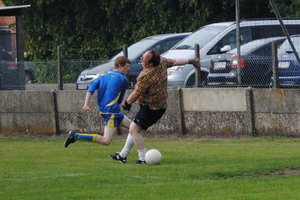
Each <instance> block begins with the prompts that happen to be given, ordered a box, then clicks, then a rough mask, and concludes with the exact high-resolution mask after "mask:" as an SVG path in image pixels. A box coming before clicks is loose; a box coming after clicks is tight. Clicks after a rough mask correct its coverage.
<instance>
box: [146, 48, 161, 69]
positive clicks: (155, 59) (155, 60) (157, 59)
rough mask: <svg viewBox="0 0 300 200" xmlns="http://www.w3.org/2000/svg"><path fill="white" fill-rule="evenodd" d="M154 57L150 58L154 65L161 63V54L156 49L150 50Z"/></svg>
mask: <svg viewBox="0 0 300 200" xmlns="http://www.w3.org/2000/svg"><path fill="white" fill-rule="evenodd" d="M149 52H150V54H151V55H152V57H151V58H150V60H149V63H153V67H157V66H158V65H159V64H160V54H159V53H158V52H157V51H155V50H154V49H152V50H150V51H149Z"/></svg>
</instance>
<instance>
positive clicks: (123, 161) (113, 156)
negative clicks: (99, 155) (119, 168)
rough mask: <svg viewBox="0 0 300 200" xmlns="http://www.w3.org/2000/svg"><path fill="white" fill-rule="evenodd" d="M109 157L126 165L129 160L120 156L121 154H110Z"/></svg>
mask: <svg viewBox="0 0 300 200" xmlns="http://www.w3.org/2000/svg"><path fill="white" fill-rule="evenodd" d="M108 157H110V158H112V159H114V160H116V161H119V162H120V163H126V161H127V158H126V157H125V158H123V157H122V156H120V154H119V152H117V153H115V154H110V155H108Z"/></svg>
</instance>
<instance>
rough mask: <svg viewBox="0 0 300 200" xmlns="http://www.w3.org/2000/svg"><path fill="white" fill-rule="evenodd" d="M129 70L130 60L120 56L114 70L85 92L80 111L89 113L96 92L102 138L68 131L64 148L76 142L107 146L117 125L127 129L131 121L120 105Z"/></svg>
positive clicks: (96, 135)
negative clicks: (102, 124) (91, 100)
mask: <svg viewBox="0 0 300 200" xmlns="http://www.w3.org/2000/svg"><path fill="white" fill-rule="evenodd" d="M129 70H130V60H129V59H128V58H127V57H125V56H120V57H118V58H117V59H116V60H115V63H114V70H113V71H112V72H111V73H107V74H106V75H104V76H102V77H100V78H98V79H97V80H95V81H94V82H93V83H92V84H91V85H90V86H89V88H88V90H87V93H86V96H85V102H84V105H83V108H82V109H83V110H84V111H85V112H90V111H91V109H90V107H89V102H90V99H91V96H92V95H93V94H94V92H95V91H96V90H98V96H97V103H98V107H99V110H100V114H101V115H102V117H103V119H104V134H103V136H102V135H99V134H85V133H75V132H73V131H70V132H69V134H68V136H67V138H66V139H65V144H64V145H65V147H68V146H69V144H71V143H74V142H75V141H77V140H84V141H91V142H95V143H100V144H103V145H109V144H110V143H111V140H112V138H113V136H114V134H115V132H116V131H117V127H118V126H119V125H120V126H123V127H125V128H127V129H129V125H130V123H131V120H130V119H129V118H128V117H126V116H125V115H124V114H123V113H122V112H121V109H120V104H121V103H122V100H123V97H124V94H125V91H126V89H127V86H128V79H127V77H126V76H125V75H127V74H128V72H129Z"/></svg>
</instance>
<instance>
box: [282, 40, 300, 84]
mask: <svg viewBox="0 0 300 200" xmlns="http://www.w3.org/2000/svg"><path fill="white" fill-rule="evenodd" d="M291 41H292V43H293V45H294V46H295V48H296V51H297V53H298V55H299V53H300V35H294V36H291ZM299 56H300V55H299ZM278 74H279V84H280V87H297V88H300V64H299V62H298V61H297V59H296V56H295V54H294V52H293V50H292V47H291V45H290V43H289V41H288V40H285V41H284V42H283V43H282V45H281V47H280V48H279V49H278Z"/></svg>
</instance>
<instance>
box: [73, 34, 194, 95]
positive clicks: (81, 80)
mask: <svg viewBox="0 0 300 200" xmlns="http://www.w3.org/2000/svg"><path fill="white" fill-rule="evenodd" d="M190 34H191V33H189V32H188V33H169V34H160V35H153V36H150V37H146V38H144V39H142V40H140V41H139V42H137V43H134V44H133V45H131V46H129V47H128V58H129V59H130V60H131V65H130V71H129V75H128V78H129V88H133V87H134V85H135V83H136V78H137V76H138V75H139V73H140V72H141V71H142V69H143V67H142V64H141V61H140V58H141V56H142V55H143V53H144V52H145V51H147V50H150V49H155V50H156V51H157V52H159V53H160V54H162V53H164V52H166V51H168V50H169V49H170V48H171V47H173V46H174V45H175V44H177V43H178V42H179V41H181V40H182V39H183V38H185V37H186V36H188V35H190ZM122 55H123V52H122V51H121V52H120V53H118V54H117V55H115V56H114V57H113V58H112V59H110V60H109V61H108V62H107V63H104V64H102V65H99V66H96V67H93V68H89V69H86V70H84V71H82V72H81V73H80V75H79V76H78V79H77V82H76V89H77V90H86V89H87V88H88V86H89V85H90V84H91V83H92V82H93V81H94V80H95V79H97V78H98V77H99V76H102V75H104V74H106V73H108V72H110V71H111V70H112V69H113V67H114V61H115V59H116V58H117V57H119V56H122Z"/></svg>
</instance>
